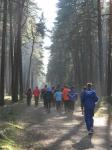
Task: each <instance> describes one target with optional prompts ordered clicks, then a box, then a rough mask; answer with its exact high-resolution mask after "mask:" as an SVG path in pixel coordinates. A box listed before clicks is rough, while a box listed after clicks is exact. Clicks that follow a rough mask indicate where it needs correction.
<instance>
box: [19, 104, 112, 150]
mask: <svg viewBox="0 0 112 150" xmlns="http://www.w3.org/2000/svg"><path fill="white" fill-rule="evenodd" d="M18 119H19V120H18V121H19V122H23V123H24V124H25V130H24V132H22V134H21V136H20V139H19V142H20V143H21V144H22V146H23V148H22V149H23V150H85V149H89V150H106V149H107V140H106V139H107V138H106V137H107V135H106V134H107V129H108V127H107V125H106V120H107V116H106V115H105V116H103V117H95V133H94V135H93V137H92V139H90V137H88V135H87V131H86V127H85V123H84V118H83V116H82V114H81V112H80V110H77V111H75V112H74V114H73V116H70V115H66V114H64V112H62V114H58V113H57V112H56V110H55V108H52V109H51V113H49V114H48V113H46V111H45V110H44V108H43V106H42V104H41V103H40V104H39V107H38V108H36V107H35V106H33V105H32V106H30V107H25V110H24V113H23V114H22V115H21V117H20V118H18ZM110 149H112V148H110Z"/></svg>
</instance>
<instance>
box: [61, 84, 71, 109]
mask: <svg viewBox="0 0 112 150" xmlns="http://www.w3.org/2000/svg"><path fill="white" fill-rule="evenodd" d="M69 91H70V89H69V88H68V87H67V86H64V88H63V91H62V96H63V102H64V108H65V112H69V102H70V101H69V96H68V94H69Z"/></svg>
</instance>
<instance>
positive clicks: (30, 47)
mask: <svg viewBox="0 0 112 150" xmlns="http://www.w3.org/2000/svg"><path fill="white" fill-rule="evenodd" d="M39 11H40V10H39V8H38V7H37V6H36V4H35V3H34V2H33V1H31V0H0V45H1V46H0V105H1V106H3V105H4V104H5V100H4V97H5V95H6V94H8V95H11V99H12V102H17V101H18V100H22V99H23V94H24V91H25V90H26V88H28V87H29V86H31V82H34V79H33V78H34V76H40V74H39V72H41V74H42V73H43V72H42V66H43V64H42V58H43V52H42V43H43V40H42V39H43V37H44V28H45V25H44V17H43V14H42V15H38V14H39V13H40V12H39ZM32 63H33V64H34V65H35V69H34V68H33V65H31V64H32ZM27 68H29V69H27ZM24 70H25V71H24ZM35 70H36V72H35ZM24 78H26V80H24Z"/></svg>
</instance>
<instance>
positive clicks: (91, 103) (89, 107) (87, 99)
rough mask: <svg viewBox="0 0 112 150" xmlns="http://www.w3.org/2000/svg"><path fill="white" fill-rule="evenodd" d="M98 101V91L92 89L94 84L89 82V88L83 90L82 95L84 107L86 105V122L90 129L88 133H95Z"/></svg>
mask: <svg viewBox="0 0 112 150" xmlns="http://www.w3.org/2000/svg"><path fill="white" fill-rule="evenodd" d="M97 101H98V97H97V95H96V92H95V91H94V90H93V89H92V84H91V83H88V84H87V89H86V90H85V91H84V92H83V95H82V96H81V103H82V107H84V117H85V122H86V127H87V130H88V134H89V135H90V134H93V133H94V130H93V126H94V119H93V117H94V110H95V104H96V102H97Z"/></svg>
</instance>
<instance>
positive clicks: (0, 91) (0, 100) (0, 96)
mask: <svg viewBox="0 0 112 150" xmlns="http://www.w3.org/2000/svg"><path fill="white" fill-rule="evenodd" d="M3 10H4V12H3V31H2V48H1V78H0V80H1V82H0V105H1V106H3V105H4V76H5V51H6V34H7V0H4V7H3Z"/></svg>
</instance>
